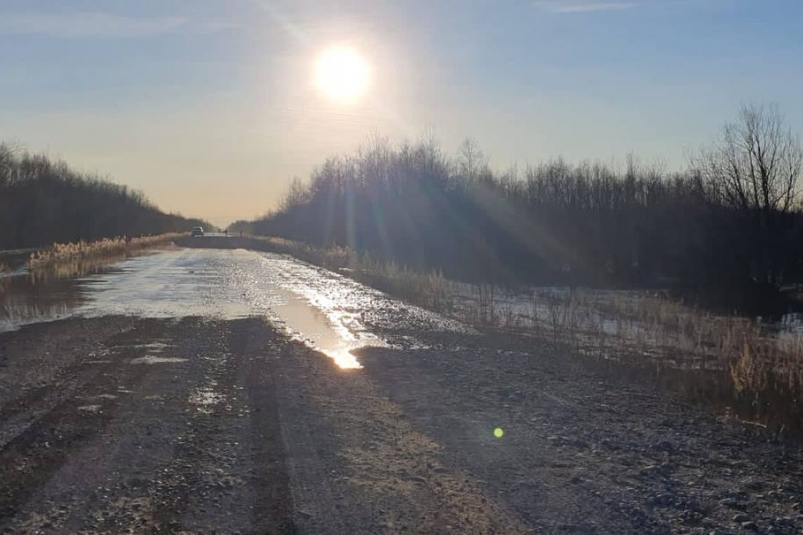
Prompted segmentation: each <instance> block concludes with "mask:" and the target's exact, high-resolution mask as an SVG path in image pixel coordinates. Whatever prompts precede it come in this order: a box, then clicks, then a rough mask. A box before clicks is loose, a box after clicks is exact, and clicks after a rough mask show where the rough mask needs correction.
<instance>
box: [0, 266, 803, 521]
mask: <svg viewBox="0 0 803 535" xmlns="http://www.w3.org/2000/svg"><path fill="white" fill-rule="evenodd" d="M185 259H186V258H185ZM197 260H198V259H197V258H195V259H194V260H193V262H194V263H195V264H193V265H196V264H197ZM187 269H190V268H187ZM195 269H196V268H192V270H193V271H195ZM249 273H250V272H249ZM121 276H124V274H123V275H121ZM159 276H161V275H159ZM152 277H157V274H155V273H154V274H153V275H152ZM299 280H302V281H303V280H304V279H303V277H302V276H301V275H299ZM342 284H344V285H345V284H347V283H345V282H344V283H342ZM334 286H335V284H334V283H330V284H328V285H327V287H334ZM238 288H239V287H238ZM341 289H342V288H341ZM185 290H186V288H185ZM357 290H358V289H355V288H353V289H352V290H349V292H351V293H349V292H341V293H343V295H345V296H346V298H347V299H351V300H353V301H356V302H362V301H361V299H362V298H361V297H360V296H359V295H356V294H355V292H357ZM177 291H178V290H177ZM204 291H206V290H204ZM238 292H239V289H238ZM243 293H245V292H243ZM368 293H370V292H368ZM215 295H217V294H215ZM237 295H239V293H237ZM366 295H367V294H366ZM348 296H351V297H348ZM330 297H331V295H330ZM363 297H365V295H363ZM382 299H383V298H381V297H380V296H373V297H372V301H370V303H373V304H365V305H364V307H363V308H364V309H365V311H366V313H364V314H356V316H355V317H352V318H351V319H349V320H348V323H349V325H351V326H352V327H353V326H354V324H355V322H359V325H360V326H361V327H362V328H363V329H364V330H367V331H370V332H371V333H372V335H373V336H375V337H376V338H377V339H378V340H382V341H384V342H385V343H384V347H368V348H364V349H359V350H355V351H354V353H355V355H356V357H357V359H358V360H359V362H360V363H361V364H362V366H363V368H361V369H344V368H342V367H340V366H338V365H337V364H336V360H335V358H334V357H333V355H331V354H330V355H327V354H324V353H322V352H320V351H316V350H315V349H313V347H311V346H314V345H315V344H311V343H310V342H309V341H307V342H306V343H303V342H302V341H299V340H298V339H293V338H292V337H291V336H290V335H289V334H288V332H287V329H286V328H285V327H286V324H285V323H280V321H281V320H277V319H276V318H275V317H274V316H270V315H268V316H256V315H255V316H253V317H239V318H225V317H221V315H220V314H209V315H206V316H199V315H185V316H181V315H175V317H172V316H173V314H171V315H170V316H171V317H162V318H158V317H154V318H147V317H130V316H126V317H123V316H108V315H102V314H97V316H98V317H82V318H69V319H63V320H59V321H53V322H49V323H38V324H32V325H28V326H25V327H23V328H21V329H20V330H17V331H13V332H6V333H2V334H0V531H1V530H3V529H5V530H6V531H7V532H10V533H20V532H23V531H27V532H29V533H37V532H39V533H74V532H86V533H120V532H132V533H180V532H184V533H211V532H213V531H215V532H217V533H236V532H239V533H402V532H405V533H527V532H531V533H755V532H763V533H798V532H802V531H803V516H801V507H803V506H801V503H803V477H801V472H800V471H801V468H800V466H801V464H800V461H801V453H800V449H799V446H798V445H796V444H794V443H784V442H779V441H775V440H773V439H772V437H770V436H768V435H765V434H763V433H762V432H761V430H760V429H759V430H756V429H755V428H754V426H748V427H744V426H739V425H734V424H731V423H728V422H725V421H723V420H722V419H721V418H717V416H716V415H714V414H710V413H707V412H705V411H703V410H701V409H697V408H695V407H693V406H691V405H689V404H686V403H684V402H682V401H680V400H677V399H674V398H672V397H671V396H669V395H668V394H666V393H662V392H656V391H654V390H651V389H649V388H647V387H639V386H637V385H634V384H632V383H631V382H629V381H627V380H626V379H625V378H623V377H622V378H617V377H611V376H610V375H609V374H603V373H600V372H597V371H595V370H593V369H592V368H591V367H590V366H589V365H588V364H587V363H584V362H583V361H582V360H576V359H573V358H570V357H568V356H566V355H563V354H560V353H559V352H557V351H555V350H553V349H551V348H550V347H549V346H547V345H545V344H543V343H540V342H539V343H536V342H534V341H533V340H529V339H525V338H512V337H497V336H490V335H483V334H479V333H472V332H469V331H463V332H460V331H459V330H455V329H450V328H447V327H443V328H440V327H438V325H440V324H438V323H437V322H433V321H431V318H430V319H427V317H426V315H421V314H418V313H416V312H415V311H414V310H413V309H408V308H404V307H391V308H387V309H383V307H382V306H380V305H379V304H377V303H380V302H381V300H382ZM212 301H213V302H214V303H217V305H216V306H218V307H219V308H220V307H222V309H226V310H228V308H227V307H226V306H224V305H222V304H220V303H219V295H218V296H217V298H216V299H214V300H212ZM329 301H330V302H333V300H332V299H330V300H329ZM330 304H331V303H330ZM335 308H337V307H335ZM382 310H386V311H385V312H382ZM193 312H194V310H193ZM340 312H341V316H342V315H344V314H346V312H347V311H343V310H342V309H340ZM351 313H352V315H354V312H353V311H352V312H351ZM291 316H292V315H291ZM287 321H293V320H292V318H290V319H288V320H287ZM424 324H426V325H424ZM443 325H446V323H444V324H443ZM296 338H298V337H296ZM321 339H323V338H321ZM496 429H499V430H501V431H502V432H501V433H500V432H498V431H497V434H501V435H502V436H496V434H495V433H494V431H495V430H496Z"/></svg>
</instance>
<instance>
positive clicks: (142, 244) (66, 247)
mask: <svg viewBox="0 0 803 535" xmlns="http://www.w3.org/2000/svg"><path fill="white" fill-rule="evenodd" d="M182 236H183V234H179V233H172V234H160V235H158V236H141V237H138V238H125V237H122V238H105V239H102V240H99V241H94V242H84V241H80V242H76V243H56V244H53V246H51V247H50V248H48V249H44V250H41V251H37V252H35V253H32V254H31V256H30V258H28V267H29V268H30V269H41V268H50V267H54V266H57V265H60V264H70V263H74V262H77V261H81V260H88V259H94V258H102V257H106V256H116V255H120V254H125V253H127V252H131V251H136V250H141V249H147V248H149V247H156V246H158V245H164V244H167V243H170V242H172V241H174V240H176V239H178V238H180V237H182Z"/></svg>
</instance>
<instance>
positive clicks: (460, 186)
mask: <svg viewBox="0 0 803 535" xmlns="http://www.w3.org/2000/svg"><path fill="white" fill-rule="evenodd" d="M802 155H803V151H801V146H800V142H799V140H798V138H797V137H796V136H795V135H794V134H793V133H792V132H791V130H788V129H786V128H785V127H784V124H783V118H782V116H781V115H780V113H779V112H778V110H777V108H775V107H765V106H759V105H748V106H744V107H743V108H742V109H741V111H740V114H739V118H738V120H737V121H736V122H734V123H732V124H728V125H726V126H725V128H724V130H723V136H722V139H721V140H720V141H719V142H717V143H715V144H713V145H711V146H709V147H706V148H703V149H702V150H700V151H699V152H698V153H697V154H696V155H695V156H694V157H692V158H691V159H690V162H689V165H688V168H687V169H686V170H684V171H682V172H671V173H669V172H665V171H664V170H663V169H662V168H661V167H660V166H650V165H642V164H640V163H639V162H638V161H637V160H636V159H635V158H629V159H628V160H627V163H626V165H625V166H623V168H621V169H615V168H612V167H611V166H608V165H604V164H600V163H581V164H570V163H567V162H565V161H563V160H556V161H552V162H549V163H544V164H541V165H537V166H531V167H528V168H526V169H524V170H523V171H521V170H518V169H511V170H508V171H506V172H501V173H500V172H494V171H493V170H492V169H491V168H490V167H489V165H488V162H487V160H486V159H485V158H484V156H483V155H482V153H481V151H480V150H479V149H478V147H477V146H476V144H475V143H473V142H471V141H470V140H469V141H466V142H465V143H464V144H463V145H462V146H461V147H460V150H459V153H458V154H457V155H456V156H454V157H450V156H448V155H447V154H445V153H444V151H443V150H442V149H441V148H440V146H439V145H438V143H437V142H435V141H434V140H433V139H426V140H423V141H420V142H418V143H403V144H401V145H400V146H393V145H391V144H390V143H389V142H388V141H387V140H385V139H383V138H380V137H374V138H373V139H371V140H370V141H369V142H368V143H367V144H366V145H365V146H364V147H362V148H361V149H360V150H359V151H358V152H357V153H356V154H354V155H351V156H346V157H334V158H330V159H328V160H327V161H326V162H325V163H324V164H323V165H321V166H320V167H319V168H317V169H316V170H315V171H314V172H313V173H312V175H311V177H310V179H309V181H307V182H302V181H300V180H298V179H294V181H293V183H292V185H291V187H290V189H289V191H288V193H287V195H286V196H285V198H284V200H283V201H282V203H281V205H280V206H279V207H278V208H277V209H276V210H274V211H272V212H269V213H268V214H267V215H265V216H264V217H262V218H259V219H257V220H255V221H252V222H239V223H238V224H237V225H238V227H237V228H246V230H249V231H251V232H254V233H256V234H261V235H273V236H281V237H285V238H289V239H293V240H300V241H304V242H307V243H311V244H314V245H318V246H332V245H341V246H349V247H352V248H354V249H356V250H358V251H365V252H370V253H371V254H372V255H373V256H376V257H379V258H382V259H385V260H387V261H393V262H397V263H399V264H403V265H406V266H408V267H412V268H417V269H438V270H442V271H443V272H444V274H445V275H447V276H449V277H453V278H457V279H461V280H465V281H472V282H492V283H498V284H521V283H525V284H585V285H616V286H631V287H632V286H655V287H671V288H674V289H676V290H678V291H680V292H682V293H683V294H684V295H686V296H688V297H693V298H694V299H697V300H700V301H706V302H708V303H709V304H713V305H716V306H721V307H724V308H728V309H740V310H743V311H752V312H763V311H765V310H768V309H773V310H774V309H778V307H779V306H781V304H782V300H781V299H780V298H781V292H780V290H781V289H782V288H783V287H784V286H785V285H788V284H789V283H792V282H799V281H801V279H803V263H802V262H801V260H803V211H801V204H800V199H799V197H798V181H799V178H800V174H801V161H802V160H803V156H802Z"/></svg>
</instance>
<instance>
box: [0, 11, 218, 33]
mask: <svg viewBox="0 0 803 535" xmlns="http://www.w3.org/2000/svg"><path fill="white" fill-rule="evenodd" d="M230 27H232V25H230V24H227V23H197V24H195V23H191V21H189V20H188V19H186V18H182V17H152V18H136V17H124V16H120V15H114V14H111V13H102V12H76V13H40V12H28V13H12V14H7V15H4V16H3V17H2V18H1V19H0V35H3V34H4V35H41V36H47V37H56V38H63V39H76V38H113V37H145V36H150V35H158V34H164V33H170V32H174V31H176V30H180V29H184V28H189V29H194V30H198V31H201V32H209V31H220V30H224V29H228V28H230Z"/></svg>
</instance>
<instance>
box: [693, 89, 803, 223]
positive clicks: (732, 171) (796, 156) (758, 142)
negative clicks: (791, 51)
mask: <svg viewBox="0 0 803 535" xmlns="http://www.w3.org/2000/svg"><path fill="white" fill-rule="evenodd" d="M692 167H693V169H694V170H695V171H696V172H697V173H698V175H699V177H700V179H701V180H702V185H703V187H704V188H705V191H706V192H707V193H708V195H709V197H710V198H711V199H713V200H714V201H715V202H718V203H722V204H725V205H726V206H730V207H732V208H736V209H740V210H747V211H756V210H760V211H762V212H770V211H777V212H787V211H789V210H790V209H791V208H792V207H793V206H794V204H795V201H796V199H797V197H798V181H799V179H800V175H801V170H802V169H803V149H801V146H800V140H799V138H798V137H797V136H796V135H795V134H794V133H793V132H792V131H791V129H787V128H786V127H785V126H784V121H783V117H782V115H781V114H780V113H779V112H778V108H777V106H775V105H772V106H762V105H756V104H750V105H744V106H742V108H741V110H740V113H739V120H738V122H736V123H729V124H726V125H725V127H724V129H723V137H722V140H721V141H719V142H718V143H716V144H714V145H713V146H712V147H709V148H706V149H703V150H702V151H701V152H700V153H699V155H697V156H696V157H694V158H693V159H692Z"/></svg>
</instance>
